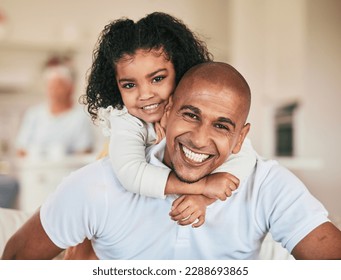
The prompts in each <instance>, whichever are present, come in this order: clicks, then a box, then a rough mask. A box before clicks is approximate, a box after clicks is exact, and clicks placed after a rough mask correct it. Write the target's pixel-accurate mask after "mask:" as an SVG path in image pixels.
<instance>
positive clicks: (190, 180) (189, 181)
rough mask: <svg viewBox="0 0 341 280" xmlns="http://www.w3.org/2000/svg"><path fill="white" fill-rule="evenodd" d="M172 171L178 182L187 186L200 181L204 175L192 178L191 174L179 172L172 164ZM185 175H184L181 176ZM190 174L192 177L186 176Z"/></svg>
mask: <svg viewBox="0 0 341 280" xmlns="http://www.w3.org/2000/svg"><path fill="white" fill-rule="evenodd" d="M172 169H173V171H174V174H175V176H176V177H177V178H178V179H179V181H181V182H183V183H187V184H193V183H196V182H198V181H200V180H201V179H202V178H204V177H205V176H206V175H198V176H194V175H193V172H179V171H178V170H177V169H176V168H175V167H174V165H173V164H172ZM183 173H186V174H183ZM190 173H192V174H191V175H192V176H188V174H190Z"/></svg>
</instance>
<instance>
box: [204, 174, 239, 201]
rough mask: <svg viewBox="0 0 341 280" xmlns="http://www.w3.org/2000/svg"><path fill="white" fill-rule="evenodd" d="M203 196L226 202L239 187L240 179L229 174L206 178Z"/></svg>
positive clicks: (212, 175) (213, 175)
mask: <svg viewBox="0 0 341 280" xmlns="http://www.w3.org/2000/svg"><path fill="white" fill-rule="evenodd" d="M203 180H205V188H204V191H203V193H202V194H203V195H204V196H207V197H209V198H214V199H220V200H226V199H227V198H228V197H230V196H231V195H232V192H233V191H234V190H236V189H237V188H238V186H239V179H238V178H237V177H235V176H233V175H232V174H230V173H227V172H221V173H214V174H210V175H208V176H206V177H205V178H204V179H203Z"/></svg>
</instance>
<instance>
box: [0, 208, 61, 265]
mask: <svg viewBox="0 0 341 280" xmlns="http://www.w3.org/2000/svg"><path fill="white" fill-rule="evenodd" d="M62 251H63V249H61V248H59V247H57V246H56V245H54V243H53V242H52V241H51V240H50V238H49V237H48V236H47V234H46V232H45V231H44V229H43V227H42V225H41V222H40V211H37V212H36V213H35V214H34V215H33V216H32V217H31V218H30V219H29V220H28V221H27V222H26V223H25V224H24V225H23V226H22V227H21V228H20V229H19V230H18V231H17V232H16V233H15V234H14V235H13V236H12V237H11V238H10V239H9V241H8V242H7V244H6V247H5V250H4V253H3V255H2V259H4V260H23V259H32V260H38V259H40V260H41V259H53V258H54V257H56V256H57V255H58V254H59V253H60V252H62Z"/></svg>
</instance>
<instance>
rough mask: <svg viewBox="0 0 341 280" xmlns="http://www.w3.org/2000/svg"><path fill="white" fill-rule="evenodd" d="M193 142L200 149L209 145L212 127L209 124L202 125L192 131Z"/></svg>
mask: <svg viewBox="0 0 341 280" xmlns="http://www.w3.org/2000/svg"><path fill="white" fill-rule="evenodd" d="M192 137H193V138H192V139H191V140H192V142H193V145H194V147H195V148H197V149H200V148H204V147H206V146H208V144H209V142H210V139H211V138H210V128H209V127H207V125H200V126H199V127H197V128H196V129H194V130H193V132H192Z"/></svg>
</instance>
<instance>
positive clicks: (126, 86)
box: [122, 83, 135, 89]
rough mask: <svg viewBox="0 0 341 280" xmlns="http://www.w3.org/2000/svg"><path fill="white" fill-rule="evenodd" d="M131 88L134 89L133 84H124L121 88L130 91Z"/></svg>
mask: <svg viewBox="0 0 341 280" xmlns="http://www.w3.org/2000/svg"><path fill="white" fill-rule="evenodd" d="M133 87H135V84H133V83H126V84H123V85H122V88H126V89H130V88H133Z"/></svg>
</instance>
